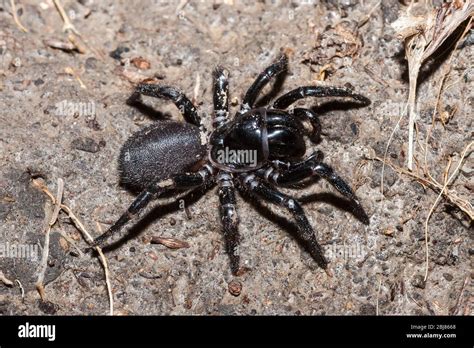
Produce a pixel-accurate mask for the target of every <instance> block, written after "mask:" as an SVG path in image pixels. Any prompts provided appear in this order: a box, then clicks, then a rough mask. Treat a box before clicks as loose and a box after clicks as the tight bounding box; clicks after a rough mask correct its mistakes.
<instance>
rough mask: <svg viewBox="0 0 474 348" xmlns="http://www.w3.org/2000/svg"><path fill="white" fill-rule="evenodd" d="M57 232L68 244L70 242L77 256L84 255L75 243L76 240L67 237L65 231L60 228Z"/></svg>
mask: <svg viewBox="0 0 474 348" xmlns="http://www.w3.org/2000/svg"><path fill="white" fill-rule="evenodd" d="M58 233H59V234H60V235H61V237H63V238H64V239H65V240H66V241H67V242H68V243H69V244H71V245H72V246H73V247H74V249H76V251H77V253H78V254H79V257H83V256H84V253H83V252H82V250H81V248H79V247H78V246H77V245H76V242H75V241H74V240H73V239H72V238H71V237H69V236H68V235H67V234H66V232H64V231H63V230H62V229H59V230H58Z"/></svg>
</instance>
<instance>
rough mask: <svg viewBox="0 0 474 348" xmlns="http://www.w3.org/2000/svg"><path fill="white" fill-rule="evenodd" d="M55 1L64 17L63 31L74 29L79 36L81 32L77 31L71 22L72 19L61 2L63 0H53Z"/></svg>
mask: <svg viewBox="0 0 474 348" xmlns="http://www.w3.org/2000/svg"><path fill="white" fill-rule="evenodd" d="M53 2H54V6H56V9H57V10H58V12H59V14H60V15H61V18H62V19H63V22H64V25H63V31H64V32H68V31H72V32H73V33H74V34H76V35H77V36H80V35H81V34H80V33H79V32H78V31H77V29H76V27H75V26H74V24H72V23H71V20H70V19H69V16H68V15H67V14H66V11H64V7H63V5H62V4H61V2H60V1H59V0H53Z"/></svg>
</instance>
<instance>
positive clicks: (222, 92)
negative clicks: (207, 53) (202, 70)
mask: <svg viewBox="0 0 474 348" xmlns="http://www.w3.org/2000/svg"><path fill="white" fill-rule="evenodd" d="M227 77H228V72H227V70H225V69H224V68H222V67H217V68H216V69H215V70H214V74H213V78H214V95H213V101H214V121H213V126H214V128H219V127H220V126H222V125H223V124H224V123H226V121H227V119H228V118H229V82H228V81H227Z"/></svg>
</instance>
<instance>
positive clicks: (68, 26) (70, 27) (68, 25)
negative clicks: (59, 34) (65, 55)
mask: <svg viewBox="0 0 474 348" xmlns="http://www.w3.org/2000/svg"><path fill="white" fill-rule="evenodd" d="M53 2H54V6H55V7H56V9H57V10H58V12H59V14H60V16H61V18H62V20H63V22H64V25H63V31H64V32H65V33H72V34H74V35H76V36H77V37H78V38H79V39H81V40H82V42H83V43H84V45H85V46H86V47H87V48H88V49H90V50H91V51H92V52H93V53H94V54H95V55H96V56H97V57H98V58H99V59H100V60H104V55H103V54H102V53H100V52H99V51H97V50H96V49H94V48H93V47H92V46H91V45H89V44H88V43H87V41H86V39H85V38H84V37H83V36H82V35H81V33H80V32H79V31H78V30H77V29H76V27H75V26H74V24H72V22H71V20H70V19H69V16H68V15H67V13H66V11H64V7H63V5H62V4H61V1H60V0H53ZM68 40H69V41H70V42H71V43H72V44H73V45H75V46H76V48H77V50H78V51H79V53H85V49H84V47H83V46H82V44H80V43H79V42H78V41H77V40H76V38H75V37H74V36H73V35H68Z"/></svg>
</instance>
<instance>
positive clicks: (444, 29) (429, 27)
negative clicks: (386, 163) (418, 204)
mask: <svg viewBox="0 0 474 348" xmlns="http://www.w3.org/2000/svg"><path fill="white" fill-rule="evenodd" d="M419 5H420V4H419ZM420 6H421V5H420ZM412 7H413V3H412V4H410V6H409V7H408V9H407V12H406V13H405V14H404V15H402V16H400V18H399V19H398V20H397V21H395V22H394V23H392V26H393V28H394V29H395V30H396V31H397V32H398V34H399V36H400V37H401V38H402V39H403V40H404V43H405V53H406V59H407V61H408V70H409V80H410V83H409V93H408V104H409V108H408V116H409V125H408V127H409V129H408V162H407V167H408V169H409V170H410V171H412V170H413V159H414V141H413V140H414V127H415V120H416V117H417V114H416V88H417V80H418V74H419V71H420V68H421V65H422V64H423V63H424V62H425V61H426V60H427V59H428V58H429V57H430V56H431V55H432V54H433V53H434V52H435V51H436V50H437V49H438V48H439V47H440V46H441V45H442V44H443V42H444V41H445V40H446V39H447V38H448V37H449V36H450V35H451V34H452V33H453V32H454V31H455V29H456V28H457V27H458V26H459V25H460V24H461V23H463V22H464V21H465V20H466V19H468V18H471V19H470V21H469V24H468V27H469V26H470V24H471V22H472V15H473V14H474V3H473V2H472V1H453V2H450V3H448V4H443V5H441V6H440V7H438V9H437V10H436V11H434V10H433V8H432V7H431V5H428V3H426V4H425V8H424V10H425V13H424V16H420V15H418V16H417V15H413V14H412V13H411V10H412ZM468 27H466V29H467V28H468ZM464 32H465V33H466V30H465V31H464ZM463 36H464V34H463V35H461V36H460V37H459V38H458V40H457V43H456V47H457V44H459V41H460V40H461V38H462V37H463Z"/></svg>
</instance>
